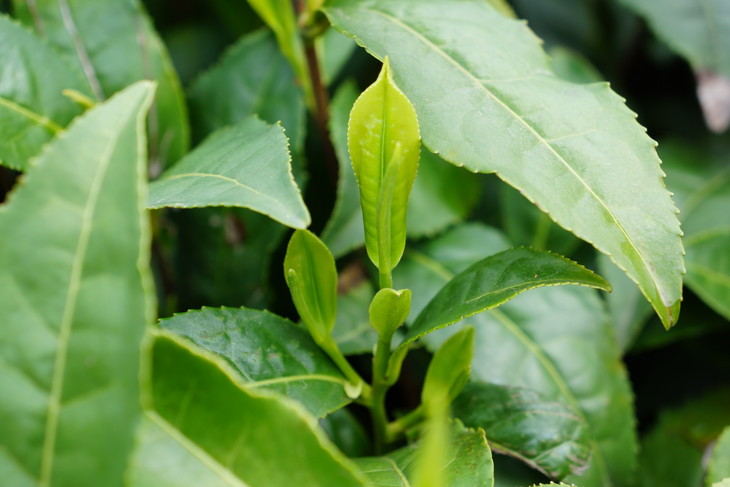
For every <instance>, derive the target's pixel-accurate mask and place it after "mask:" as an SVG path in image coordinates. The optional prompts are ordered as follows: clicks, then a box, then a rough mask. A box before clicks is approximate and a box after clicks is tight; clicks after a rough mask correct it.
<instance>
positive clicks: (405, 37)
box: [325, 0, 683, 327]
mask: <svg viewBox="0 0 730 487" xmlns="http://www.w3.org/2000/svg"><path fill="white" fill-rule="evenodd" d="M325 11H326V13H327V14H328V16H329V18H330V20H331V21H332V23H333V24H334V25H335V26H336V27H337V28H338V29H340V30H342V31H343V32H345V33H346V34H348V35H350V36H351V37H354V38H356V40H357V41H358V43H360V44H361V45H364V46H366V47H367V49H368V50H369V51H370V52H371V53H373V54H375V55H376V56H377V57H378V58H381V59H382V58H384V57H385V56H386V55H387V56H389V57H390V60H391V63H392V66H393V72H394V77H395V79H396V81H397V82H398V84H399V86H401V89H403V92H404V93H405V94H406V95H407V96H408V98H409V99H410V100H411V101H412V102H413V104H414V106H415V107H416V111H417V112H418V116H419V121H420V123H421V131H422V137H423V140H424V143H425V145H426V146H427V147H428V148H429V149H431V150H432V151H434V152H436V153H437V154H439V155H440V156H441V157H443V158H444V159H446V160H447V161H449V162H453V163H455V164H458V165H463V166H465V167H467V168H469V169H471V170H473V171H478V172H485V173H490V172H496V173H497V174H498V175H499V176H500V177H501V178H502V179H504V180H505V181H506V182H508V183H509V184H511V185H512V186H514V187H516V188H518V189H519V190H520V191H521V192H522V193H523V194H524V195H525V196H526V197H527V198H528V199H530V200H531V201H533V202H535V203H536V204H537V205H538V206H539V207H540V208H542V209H543V210H544V211H546V212H547V213H549V214H550V215H551V216H552V218H553V219H555V221H557V222H558V223H559V224H560V225H561V226H563V227H564V228H567V229H570V230H571V231H572V232H573V233H575V234H576V235H577V236H579V237H581V238H582V239H584V240H586V241H589V242H591V243H593V245H595V246H596V247H597V248H598V249H599V250H601V251H603V252H604V253H606V254H608V255H610V256H611V258H612V259H613V260H614V261H615V262H616V263H617V264H618V265H619V267H621V268H622V269H625V270H626V272H627V274H628V275H629V276H630V277H631V278H632V279H633V280H635V281H636V282H638V283H639V286H640V288H641V289H642V292H643V293H644V295H645V296H646V297H647V299H648V300H649V301H650V302H651V303H652V305H653V307H654V309H655V310H656V312H657V313H658V314H659V316H660V317H661V319H662V322H663V323H664V325H665V326H666V327H670V326H671V325H672V324H673V323H674V322H676V319H677V316H678V312H679V302H680V299H681V289H682V279H681V275H682V272H683V260H682V256H683V252H682V245H681V241H680V230H679V224H678V221H677V218H676V215H675V213H676V210H675V208H674V205H673V203H672V201H671V198H670V196H669V192H668V191H667V190H666V189H665V188H664V185H663V181H662V172H661V170H660V168H659V159H658V157H657V156H656V152H655V150H654V145H655V144H654V142H653V141H652V140H651V139H649V138H648V137H647V136H646V134H645V132H644V130H643V129H642V127H641V126H640V125H638V124H637V123H636V121H635V115H634V114H633V113H632V112H631V111H630V110H628V109H627V108H626V106H625V105H624V103H623V100H622V99H621V98H619V97H618V96H617V95H616V94H614V93H613V92H612V91H611V90H610V89H609V88H608V86H607V85H605V84H592V85H574V84H571V83H568V82H565V81H562V80H560V79H559V78H557V77H555V76H554V75H552V74H551V73H550V68H549V65H548V59H547V57H546V56H545V54H544V52H543V51H542V49H541V47H540V45H539V42H538V40H537V39H536V38H535V36H534V35H532V33H531V32H530V31H529V30H528V29H527V28H526V27H525V26H524V24H523V23H520V22H517V21H514V20H511V19H508V18H507V17H504V16H503V15H501V14H499V13H498V12H496V11H495V10H494V9H493V8H491V7H490V6H489V5H488V4H487V2H475V1H468V0H450V1H445V0H404V1H400V2H391V1H386V0H335V1H332V2H330V3H329V4H328V7H327V8H326V9H325ZM445 12H447V14H446V13H445ZM464 19H469V22H464ZM424 80H428V82H427V83H424ZM639 195H640V198H639V197H638V196H639Z"/></svg>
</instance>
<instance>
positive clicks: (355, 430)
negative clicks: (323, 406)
mask: <svg viewBox="0 0 730 487" xmlns="http://www.w3.org/2000/svg"><path fill="white" fill-rule="evenodd" d="M319 426H320V428H322V429H323V430H324V431H325V433H327V436H328V437H329V438H330V440H332V442H333V443H334V444H335V445H337V447H338V448H339V449H340V450H342V452H343V453H344V454H345V455H347V456H348V457H350V458H352V457H362V456H365V455H367V454H369V453H370V451H371V449H372V446H371V444H370V438H369V437H368V435H367V433H366V432H365V429H364V428H363V427H362V424H360V421H359V420H358V418H357V417H356V416H355V415H354V414H353V413H351V412H350V411H349V410H348V409H347V408H343V409H338V410H337V411H335V412H334V413H332V414H329V415H328V416H327V417H326V418H322V419H320V420H319Z"/></svg>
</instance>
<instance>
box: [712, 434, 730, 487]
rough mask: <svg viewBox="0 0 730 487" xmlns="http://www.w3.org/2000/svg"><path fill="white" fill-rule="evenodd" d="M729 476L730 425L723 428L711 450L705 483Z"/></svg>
mask: <svg viewBox="0 0 730 487" xmlns="http://www.w3.org/2000/svg"><path fill="white" fill-rule="evenodd" d="M726 477H730V426H728V427H727V428H725V429H724V430H723V432H722V434H721V435H720V437H719V438H718V439H717V442H716V443H715V446H714V448H713V450H712V457H711V459H710V463H709V465H708V466H707V483H708V484H709V483H710V482H720V480H721V479H724V478H726Z"/></svg>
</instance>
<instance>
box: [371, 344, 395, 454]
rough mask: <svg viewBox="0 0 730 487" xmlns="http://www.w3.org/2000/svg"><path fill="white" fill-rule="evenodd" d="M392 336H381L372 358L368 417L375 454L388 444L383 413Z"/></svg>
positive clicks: (385, 417) (385, 419) (387, 384)
mask: <svg viewBox="0 0 730 487" xmlns="http://www.w3.org/2000/svg"><path fill="white" fill-rule="evenodd" d="M392 338H393V334H392V333H390V334H388V335H387V336H386V335H381V336H380V337H379V338H378V344H377V345H376V347H375V356H374V357H373V389H372V401H371V404H370V415H371V417H372V420H373V431H374V437H375V452H376V453H377V454H381V453H383V451H384V449H385V446H386V444H387V443H388V437H387V433H386V430H387V427H388V417H387V414H386V412H385V396H386V394H387V393H388V389H389V388H390V383H389V381H388V380H387V376H386V374H387V372H388V361H389V360H390V342H391V340H392Z"/></svg>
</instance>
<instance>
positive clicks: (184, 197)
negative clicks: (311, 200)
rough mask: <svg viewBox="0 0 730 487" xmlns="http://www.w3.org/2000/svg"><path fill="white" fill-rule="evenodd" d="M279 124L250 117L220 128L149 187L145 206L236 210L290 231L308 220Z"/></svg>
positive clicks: (306, 224) (303, 226)
mask: <svg viewBox="0 0 730 487" xmlns="http://www.w3.org/2000/svg"><path fill="white" fill-rule="evenodd" d="M287 145H288V143H287V139H286V136H285V135H284V131H283V129H282V128H281V126H280V125H274V126H270V125H268V124H266V123H265V122H262V121H261V120H259V119H257V118H255V117H251V118H247V119H245V120H244V121H243V122H240V123H238V124H237V125H235V126H233V127H228V128H224V129H220V130H218V131H217V132H215V133H214V134H212V135H211V136H210V137H208V138H207V139H206V140H205V141H204V142H203V143H202V144H200V146H198V147H197V148H196V149H195V150H194V151H193V152H191V153H190V154H188V155H187V156H186V157H185V158H183V159H182V160H181V161H180V162H179V163H177V164H175V165H174V166H173V167H172V168H170V169H169V170H167V171H165V173H163V174H162V176H161V177H160V179H158V180H157V181H155V182H154V183H152V185H151V186H150V198H149V201H148V206H149V207H150V208H162V207H166V206H167V207H177V208H196V207H202V206H240V207H244V208H250V209H252V210H254V211H258V212H260V213H263V214H265V215H268V216H270V217H271V218H273V219H275V220H277V221H279V222H281V223H283V224H285V225H289V226H291V227H294V228H306V227H307V226H308V225H309V223H310V221H311V219H310V217H309V211H307V207H306V206H305V205H304V201H302V195H301V193H300V192H299V188H298V187H297V185H296V183H295V181H294V177H293V176H292V173H291V166H290V161H291V157H290V155H289V150H288V147H287Z"/></svg>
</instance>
